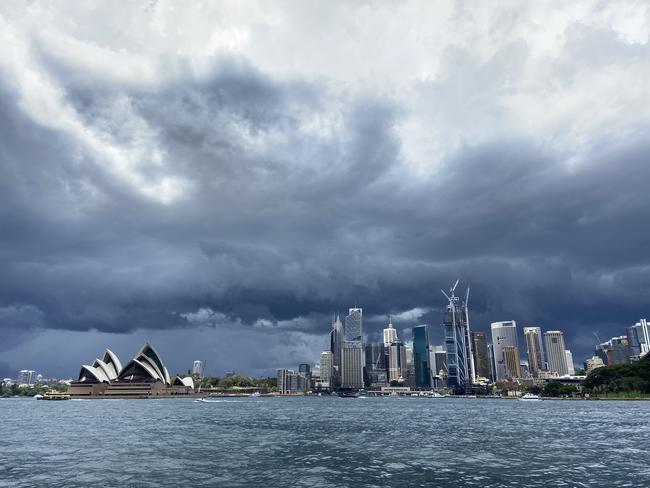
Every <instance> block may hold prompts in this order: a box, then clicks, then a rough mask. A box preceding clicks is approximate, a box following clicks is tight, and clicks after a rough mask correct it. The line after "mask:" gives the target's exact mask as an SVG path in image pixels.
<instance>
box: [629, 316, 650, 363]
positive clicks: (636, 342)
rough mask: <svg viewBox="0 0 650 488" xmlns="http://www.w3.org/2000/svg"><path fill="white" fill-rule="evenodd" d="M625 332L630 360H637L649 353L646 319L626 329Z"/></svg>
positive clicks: (649, 332) (649, 340)
mask: <svg viewBox="0 0 650 488" xmlns="http://www.w3.org/2000/svg"><path fill="white" fill-rule="evenodd" d="M626 332H627V333H626V335H627V343H628V350H629V353H628V354H629V356H630V357H631V358H634V359H638V358H641V357H643V356H645V355H646V354H648V352H650V324H648V321H647V320H646V319H641V320H639V321H638V322H637V323H636V324H634V325H633V326H631V327H628V328H627V331H626Z"/></svg>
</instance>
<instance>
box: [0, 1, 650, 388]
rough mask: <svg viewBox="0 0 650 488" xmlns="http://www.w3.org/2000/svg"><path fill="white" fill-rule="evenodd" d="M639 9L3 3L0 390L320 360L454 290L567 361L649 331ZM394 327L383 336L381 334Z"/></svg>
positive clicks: (649, 179) (645, 58)
mask: <svg viewBox="0 0 650 488" xmlns="http://www.w3.org/2000/svg"><path fill="white" fill-rule="evenodd" d="M649 33H650V8H649V6H648V4H647V3H645V2H615V1H602V2H598V1H593V2H578V1H571V2H537V1H536V2H519V1H515V2H503V1H499V2H485V1H476V2H460V3H459V2H456V1H449V2H444V1H435V2H428V1H426V2H405V3H397V2H347V1H345V2H340V3H337V2H331V1H328V2H296V1H291V2H286V3H285V2H280V1H278V2H267V1H262V2H259V3H258V2H241V1H235V2H227V1H224V2H171V1H170V2H166V1H139V2H130V3H126V2H125V3H123V4H121V6H120V8H116V6H115V4H114V2H108V1H106V2H99V1H97V2H95V1H88V2H81V3H80V2H76V1H75V2H72V1H71V2H49V1H48V2H40V1H31V2H22V1H21V2H19V1H6V2H2V3H0V52H2V55H1V56H0V375H11V376H13V375H15V373H16V371H17V370H18V369H22V368H29V369H37V370H39V371H41V372H43V373H44V374H45V375H46V376H64V377H70V376H74V375H76V373H77V371H78V366H79V364H80V363H81V362H89V361H92V360H93V359H94V357H96V356H98V355H99V354H100V353H101V351H102V350H103V348H104V347H107V346H108V347H111V348H112V349H113V350H115V352H117V353H118V355H120V356H121V357H122V359H123V360H125V359H128V357H129V356H131V355H132V354H134V353H135V352H136V350H137V349H138V347H139V346H140V345H141V343H142V342H144V341H145V340H150V341H152V342H153V344H154V345H155V346H156V347H157V348H158V349H159V350H160V352H161V354H162V356H163V358H164V359H165V360H166V361H167V363H168V366H169V369H170V371H173V372H177V371H181V370H184V369H187V368H188V367H189V366H191V362H192V361H193V360H194V359H204V358H205V359H207V370H208V372H209V373H212V374H223V372H224V371H226V370H229V369H235V370H237V371H241V372H244V373H248V374H252V375H263V374H268V373H272V372H273V370H274V368H276V367H280V366H290V367H295V366H296V365H297V363H298V362H302V361H309V362H314V360H315V359H316V357H317V354H318V352H319V351H320V350H321V349H322V348H323V347H325V344H326V340H327V339H326V334H327V331H328V329H329V322H330V320H331V315H332V313H333V312H335V311H339V312H342V313H344V312H345V311H346V310H347V308H348V307H350V306H353V305H354V304H355V303H356V304H358V305H359V306H362V307H363V309H364V314H365V316H366V321H365V324H364V326H365V332H366V333H367V335H368V337H369V338H370V339H372V338H373V336H374V334H376V333H377V332H378V331H379V330H380V329H381V328H382V327H383V325H384V323H385V321H386V315H387V314H389V313H390V314H393V315H394V316H395V317H396V318H395V320H394V322H395V324H396V326H397V328H398V331H399V332H400V333H401V334H402V335H403V336H404V337H405V338H408V337H409V335H410V332H408V331H407V330H406V329H408V328H410V327H411V326H412V325H414V324H419V323H428V324H430V325H431V329H432V335H433V337H434V339H435V340H436V341H439V340H440V339H441V337H442V334H441V333H440V332H441V326H440V320H441V308H442V307H443V306H444V297H443V296H442V294H441V293H440V291H439V290H440V288H448V287H449V285H450V283H451V282H453V281H454V280H455V279H456V278H460V279H461V281H462V285H461V286H463V287H464V286H466V285H467V284H469V285H471V290H472V298H471V300H470V306H471V320H472V327H473V329H476V330H489V324H490V322H492V321H498V320H508V319H515V320H517V322H518V324H519V325H521V326H525V325H539V326H541V327H542V328H543V329H560V330H564V331H565V333H566V337H567V342H568V345H569V347H570V348H571V349H572V350H573V352H574V358H575V359H576V363H579V362H581V361H582V360H583V359H584V357H585V356H586V355H587V354H589V353H590V351H591V350H592V348H593V345H594V342H595V339H594V336H593V332H594V331H597V332H598V333H599V335H600V336H601V337H602V338H603V339H605V338H607V337H611V336H612V335H620V334H622V333H623V332H624V327H626V326H627V325H630V324H631V323H634V322H635V321H637V320H638V319H639V318H640V317H642V316H647V315H650V307H649V297H650V295H649V292H650V250H649V246H650V225H649V223H650V160H649V159H650V138H649V137H648V136H649V131H648V128H649V124H650V103H649V102H650V84H649V83H648V80H649V79H650V49H649V44H648V35H649ZM403 329H404V330H403Z"/></svg>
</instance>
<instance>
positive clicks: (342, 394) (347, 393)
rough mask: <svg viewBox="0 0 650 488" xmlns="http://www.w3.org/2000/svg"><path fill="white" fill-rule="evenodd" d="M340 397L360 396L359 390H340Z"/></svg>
mask: <svg viewBox="0 0 650 488" xmlns="http://www.w3.org/2000/svg"><path fill="white" fill-rule="evenodd" d="M338 396H339V398H359V392H358V391H339V392H338Z"/></svg>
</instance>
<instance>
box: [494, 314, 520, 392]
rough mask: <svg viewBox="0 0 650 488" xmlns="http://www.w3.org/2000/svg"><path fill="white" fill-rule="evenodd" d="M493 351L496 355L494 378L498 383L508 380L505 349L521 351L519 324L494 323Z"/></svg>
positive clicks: (511, 321) (508, 321)
mask: <svg viewBox="0 0 650 488" xmlns="http://www.w3.org/2000/svg"><path fill="white" fill-rule="evenodd" d="M490 329H491V331H492V351H493V354H494V366H495V372H494V377H495V380H496V381H503V380H505V379H506V378H507V374H506V364H505V358H504V356H503V348H504V347H516V348H517V351H519V340H518V338H517V323H516V322H515V321H514V320H507V321H505V322H492V324H491V325H490Z"/></svg>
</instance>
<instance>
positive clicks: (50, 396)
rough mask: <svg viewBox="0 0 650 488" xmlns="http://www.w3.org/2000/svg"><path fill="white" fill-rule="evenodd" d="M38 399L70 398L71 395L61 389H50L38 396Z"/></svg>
mask: <svg viewBox="0 0 650 488" xmlns="http://www.w3.org/2000/svg"><path fill="white" fill-rule="evenodd" d="M36 399H37V400H70V395H68V394H67V393H61V392H59V391H48V392H46V393H45V395H43V396H40V397H37V398H36Z"/></svg>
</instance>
